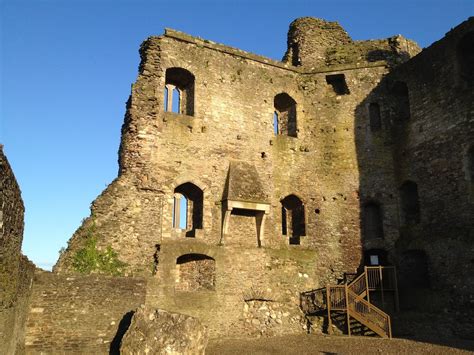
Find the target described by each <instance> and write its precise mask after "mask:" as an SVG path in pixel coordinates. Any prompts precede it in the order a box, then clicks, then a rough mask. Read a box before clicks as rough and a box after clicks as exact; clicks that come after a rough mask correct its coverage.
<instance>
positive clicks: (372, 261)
mask: <svg viewBox="0 0 474 355" xmlns="http://www.w3.org/2000/svg"><path fill="white" fill-rule="evenodd" d="M387 264H388V258H387V251H386V250H384V249H369V250H366V251H364V265H366V266H385V265H387Z"/></svg>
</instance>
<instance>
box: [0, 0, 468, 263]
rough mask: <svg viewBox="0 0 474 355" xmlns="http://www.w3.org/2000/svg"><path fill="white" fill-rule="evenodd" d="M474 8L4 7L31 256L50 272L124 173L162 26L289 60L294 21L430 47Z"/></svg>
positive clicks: (2, 65) (6, 113) (283, 4)
mask: <svg viewBox="0 0 474 355" xmlns="http://www.w3.org/2000/svg"><path fill="white" fill-rule="evenodd" d="M473 10H474V1H473V0H446V1H437V0H431V1H423V0H421V1H418V0H399V1H384V0H377V1H375V0H371V1H368V0H365V1H355V0H352V1H349V0H347V1H337V0H332V1H330V0H328V1H317V0H312V1H309V0H308V1H303V0H288V1H279V0H273V1H270V0H268V1H263V0H261V1H260V0H253V1H225V0H221V1H205V0H203V1H197V0H194V1H179V0H174V1H162V0H155V1H140V0H130V1H125V0H122V1H121V0H114V1H100V0H95V1H87V0H86V1H79V0H76V1H75V0H69V1H66V0H64V1H54V0H50V1H42V0H36V1H34V0H32V1H21V0H17V1H13V0H11V1H9V0H0V31H1V32H0V82H1V86H0V143H2V144H4V146H5V147H4V151H5V153H6V154H7V156H8V159H9V161H10V164H11V165H12V167H13V169H14V172H15V175H16V177H17V180H18V182H19V184H20V186H21V189H22V196H23V199H24V202H25V206H26V215H25V234H24V240H23V252H24V253H25V254H26V255H27V256H28V257H29V258H30V259H31V260H33V261H34V262H35V263H36V264H37V265H38V266H40V267H43V268H50V267H51V266H52V264H54V262H55V261H56V259H57V257H58V251H59V249H60V248H61V247H64V246H66V243H67V240H68V239H69V238H70V236H71V235H72V233H73V232H74V231H75V229H76V228H77V227H78V226H79V225H80V223H81V220H82V219H83V218H84V217H87V216H88V215H89V205H90V203H91V202H92V201H93V200H94V198H95V197H96V196H97V195H98V194H100V192H101V191H102V190H103V189H104V188H105V187H106V185H107V184H108V183H110V182H111V181H112V180H113V179H114V178H115V177H116V175H117V169H118V165H117V151H118V147H119V141H120V127H121V125H122V121H123V115H124V112H125V102H126V100H127V98H128V96H129V94H130V85H131V84H132V83H133V81H134V80H135V78H136V74H137V67H138V64H139V55H138V48H139V45H140V43H141V42H142V41H143V40H144V39H145V38H147V37H148V36H150V35H159V34H161V33H163V29H164V28H165V27H171V28H174V29H178V30H180V31H183V32H187V33H189V34H192V35H195V36H200V37H204V38H206V39H210V40H213V41H216V42H221V43H224V44H227V45H231V46H234V47H238V48H241V49H244V50H247V51H250V52H254V53H257V54H261V55H265V56H268V57H271V58H274V59H281V57H282V55H283V53H284V51H285V49H286V32H287V29H288V25H289V24H290V22H291V21H292V20H294V19H295V18H297V17H301V16H313V17H320V18H325V19H327V20H331V21H338V22H340V23H341V24H342V26H343V27H344V28H345V29H346V30H347V31H348V32H349V34H350V35H351V36H352V38H353V39H355V40H361V39H374V38H385V37H389V36H392V35H395V34H402V35H404V36H405V37H408V38H410V39H414V40H415V41H417V42H418V43H419V44H420V45H421V46H422V47H426V46H428V45H430V44H431V43H432V42H433V41H435V40H437V39H440V38H442V37H443V36H444V34H445V33H446V32H447V31H449V30H450V29H451V28H452V27H454V26H456V25H457V24H459V23H460V22H462V21H463V20H465V19H467V18H468V17H469V16H472V15H473V14H474V11H473Z"/></svg>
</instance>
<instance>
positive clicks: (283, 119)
mask: <svg viewBox="0 0 474 355" xmlns="http://www.w3.org/2000/svg"><path fill="white" fill-rule="evenodd" d="M273 101H274V108H275V111H274V113H273V122H274V127H273V132H274V133H275V134H282V135H287V136H290V137H296V136H297V128H296V126H297V125H296V101H295V100H293V98H292V97H291V96H290V95H288V94H287V93H281V94H278V95H276V96H275V98H274V100H273ZM275 125H276V126H275Z"/></svg>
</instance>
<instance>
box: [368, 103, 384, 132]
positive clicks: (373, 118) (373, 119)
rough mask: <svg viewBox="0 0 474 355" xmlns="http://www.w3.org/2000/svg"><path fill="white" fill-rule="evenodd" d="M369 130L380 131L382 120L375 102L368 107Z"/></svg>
mask: <svg viewBox="0 0 474 355" xmlns="http://www.w3.org/2000/svg"><path fill="white" fill-rule="evenodd" d="M369 120H370V130H371V131H372V132H377V131H380V130H381V129H382V119H381V117H380V106H379V104H378V103H376V102H372V103H371V104H370V105H369Z"/></svg>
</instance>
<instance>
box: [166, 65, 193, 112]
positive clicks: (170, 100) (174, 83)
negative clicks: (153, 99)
mask: <svg viewBox="0 0 474 355" xmlns="http://www.w3.org/2000/svg"><path fill="white" fill-rule="evenodd" d="M165 111H167V112H174V113H178V114H183V115H189V116H193V115H194V75H193V74H191V73H190V72H189V71H187V70H186V69H183V68H168V69H166V85H165Z"/></svg>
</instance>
